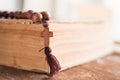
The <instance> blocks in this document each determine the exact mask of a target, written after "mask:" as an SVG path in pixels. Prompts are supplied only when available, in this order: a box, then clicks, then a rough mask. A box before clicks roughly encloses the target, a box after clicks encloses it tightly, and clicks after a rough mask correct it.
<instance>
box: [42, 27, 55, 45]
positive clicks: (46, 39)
mask: <svg viewBox="0 0 120 80" xmlns="http://www.w3.org/2000/svg"><path fill="white" fill-rule="evenodd" d="M41 37H44V44H45V47H49V40H50V39H49V38H50V37H53V32H52V31H49V28H48V27H45V28H44V30H43V31H42V32H41Z"/></svg>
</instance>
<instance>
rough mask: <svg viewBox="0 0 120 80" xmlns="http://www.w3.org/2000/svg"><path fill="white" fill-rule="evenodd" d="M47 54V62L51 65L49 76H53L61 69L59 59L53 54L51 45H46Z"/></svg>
mask: <svg viewBox="0 0 120 80" xmlns="http://www.w3.org/2000/svg"><path fill="white" fill-rule="evenodd" d="M45 54H46V57H47V62H48V64H49V66H50V74H49V76H51V77H52V76H53V75H54V74H56V73H57V72H58V71H59V70H60V69H61V67H60V64H59V62H58V60H57V58H56V57H55V56H54V55H52V54H51V49H50V48H49V47H45Z"/></svg>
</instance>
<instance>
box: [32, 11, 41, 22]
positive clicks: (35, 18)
mask: <svg viewBox="0 0 120 80" xmlns="http://www.w3.org/2000/svg"><path fill="white" fill-rule="evenodd" d="M32 21H33V22H39V23H41V22H42V20H41V18H40V15H39V14H38V13H36V12H35V13H33V14H32Z"/></svg>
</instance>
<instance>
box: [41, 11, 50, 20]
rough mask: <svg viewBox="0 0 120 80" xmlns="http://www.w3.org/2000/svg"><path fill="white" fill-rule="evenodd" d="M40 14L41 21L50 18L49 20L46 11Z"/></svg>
mask: <svg viewBox="0 0 120 80" xmlns="http://www.w3.org/2000/svg"><path fill="white" fill-rule="evenodd" d="M41 14H42V17H43V18H42V19H43V20H49V19H50V18H49V16H48V13H47V12H46V11H43V12H41Z"/></svg>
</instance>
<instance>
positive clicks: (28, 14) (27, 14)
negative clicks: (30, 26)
mask: <svg viewBox="0 0 120 80" xmlns="http://www.w3.org/2000/svg"><path fill="white" fill-rule="evenodd" d="M32 14H33V12H32V11H27V12H25V13H24V15H25V17H26V18H27V19H31V18H32Z"/></svg>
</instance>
